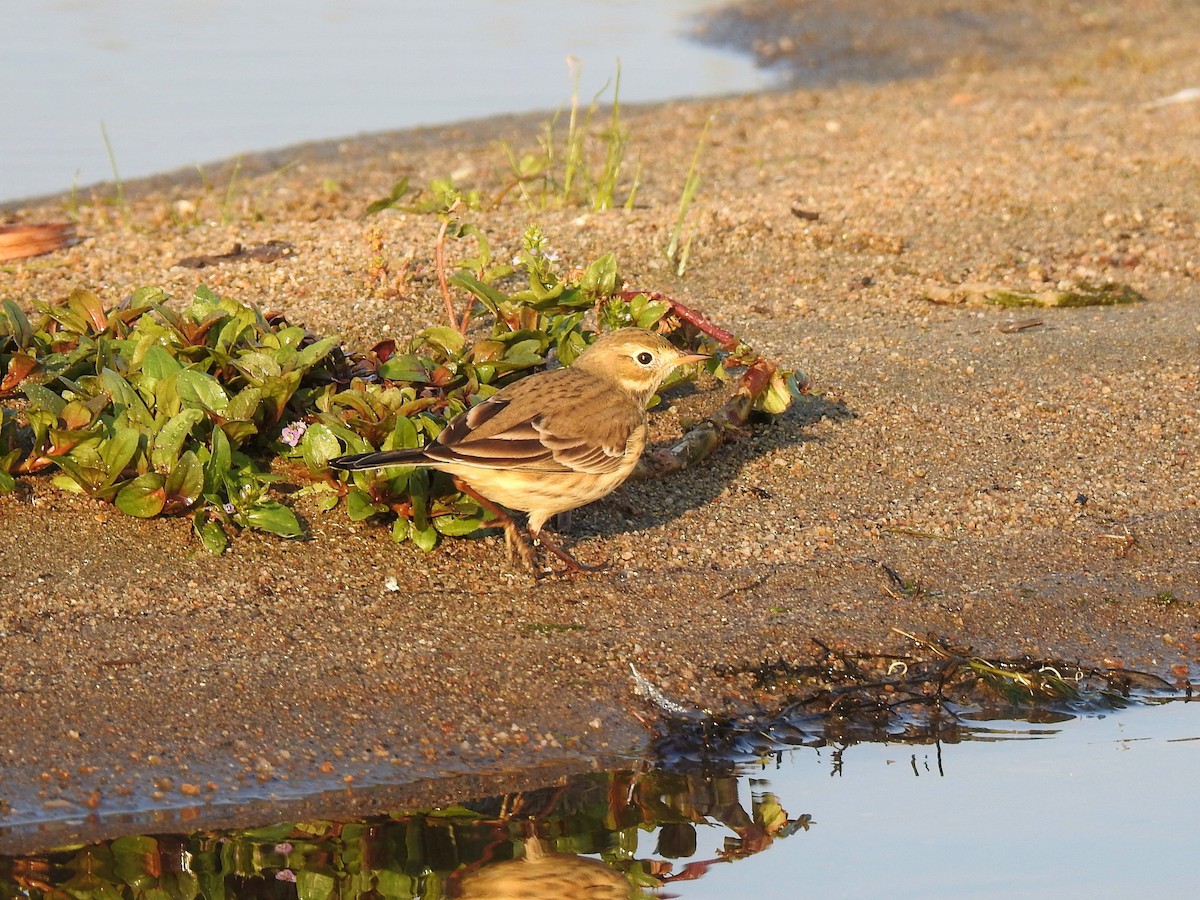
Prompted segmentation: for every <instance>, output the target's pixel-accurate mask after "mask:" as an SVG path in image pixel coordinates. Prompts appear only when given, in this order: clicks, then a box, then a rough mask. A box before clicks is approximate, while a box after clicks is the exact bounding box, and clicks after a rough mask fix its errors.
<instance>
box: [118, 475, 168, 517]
mask: <svg viewBox="0 0 1200 900" xmlns="http://www.w3.org/2000/svg"><path fill="white" fill-rule="evenodd" d="M163 482H164V479H163V476H162V475H160V474H159V473H158V472H147V473H146V474H145V475H139V476H138V477H137V478H135V479H133V480H132V481H130V482H129V483H127V484H125V485H124V486H123V487H122V488H121V490H119V491H117V500H116V503H117V509H119V510H120V511H121V512H123V513H125V515H127V516H136V517H137V518H139V519H149V518H150V517H151V516H157V515H158V514H159V513H160V512H162V508H163V504H165V503H166V500H167V494H166V491H164V490H163Z"/></svg>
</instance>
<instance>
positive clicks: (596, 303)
mask: <svg viewBox="0 0 1200 900" xmlns="http://www.w3.org/2000/svg"><path fill="white" fill-rule="evenodd" d="M443 201H444V202H448V206H447V208H446V209H445V211H444V213H443V223H442V230H441V231H440V232H439V234H440V235H441V236H442V237H445V235H446V234H447V233H449V232H450V231H451V230H453V232H454V233H455V234H456V235H459V236H468V235H469V236H472V237H474V238H475V240H476V248H477V250H476V253H475V255H474V256H472V257H471V258H469V259H467V260H464V261H463V262H461V263H460V264H458V265H457V266H456V267H455V268H454V271H453V273H452V274H447V275H446V282H447V286H449V285H453V286H455V287H457V288H458V289H460V290H462V291H464V292H465V293H466V294H467V297H468V300H467V303H466V305H465V308H464V309H463V310H462V311H461V312H460V311H458V310H456V309H455V308H454V306H453V304H452V303H450V302H449V300H448V305H447V321H448V322H449V323H450V324H447V325H435V326H431V327H429V328H426V329H424V330H423V331H421V332H420V333H419V334H417V335H416V336H415V337H413V338H411V339H410V340H408V341H405V342H396V341H383V342H381V343H379V344H377V345H376V346H375V347H374V348H372V350H371V351H370V352H368V353H366V354H352V353H348V352H347V351H346V350H344V349H343V348H342V347H341V346H340V343H339V340H338V339H337V338H336V337H323V338H317V337H315V336H313V335H311V334H309V333H308V332H306V331H305V330H304V329H303V328H300V327H297V326H294V325H291V324H289V323H288V322H287V321H286V320H285V319H283V318H282V317H277V316H276V317H268V316H265V315H264V314H263V313H262V312H260V311H259V310H258V309H257V308H255V307H254V306H252V305H248V304H242V303H238V302H237V301H234V300H232V299H230V298H222V297H218V296H216V295H215V294H213V293H212V291H210V290H209V289H208V288H204V287H201V288H200V289H199V290H197V292H196V294H195V296H194V297H193V298H192V302H191V304H190V305H189V306H188V307H187V308H185V309H184V310H182V311H178V310H176V309H174V308H173V307H172V306H171V305H170V304H169V303H168V298H167V297H166V296H165V295H164V294H163V292H162V291H161V290H160V289H158V288H142V289H139V290H138V291H135V292H134V293H133V294H132V295H131V296H130V297H129V298H127V299H126V300H125V301H123V302H122V303H120V304H118V305H116V306H114V307H106V306H105V305H104V304H103V303H102V302H101V300H100V299H99V297H97V296H96V295H95V294H93V293H91V292H90V291H87V290H83V289H77V290H75V291H74V292H72V294H71V295H70V297H69V298H68V299H67V301H66V302H65V303H63V304H61V305H50V304H45V303H35V304H34V306H35V309H36V311H37V313H38V314H39V315H38V316H37V317H34V318H30V317H29V316H27V315H26V314H25V313H24V312H23V311H22V310H21V308H20V307H19V306H18V305H17V304H16V303H14V302H13V301H11V300H6V301H3V303H0V399H2V398H4V397H16V396H18V395H23V396H24V398H25V403H24V405H23V407H22V408H20V409H18V410H9V409H5V410H4V416H3V419H2V420H0V491H3V490H12V489H13V487H14V486H15V477H16V476H25V475H32V474H35V473H38V472H49V473H52V480H53V483H54V484H55V485H57V486H58V487H60V488H63V489H65V490H70V491H75V492H80V493H85V494H87V495H89V496H91V497H92V498H94V499H97V500H102V501H107V502H111V503H114V504H115V505H116V507H117V508H118V509H120V510H121V511H122V512H124V513H127V514H129V515H132V516H138V517H142V518H147V517H151V516H157V515H184V514H188V515H191V516H192V520H193V526H194V528H195V531H196V533H197V535H198V536H199V537H200V539H201V541H202V543H203V545H204V546H205V547H206V548H207V549H209V550H211V551H213V552H221V551H222V550H224V549H225V547H226V546H227V543H228V539H229V532H230V530H231V529H238V528H252V529H257V530H260V531H266V532H270V533H273V534H277V535H280V536H282V537H295V536H298V535H300V534H301V533H302V529H301V527H300V524H299V520H298V519H297V517H296V515H295V513H294V512H293V511H292V510H291V509H290V508H289V507H288V506H285V505H284V504H283V503H281V502H280V501H279V500H278V499H276V497H275V495H274V494H273V492H272V488H273V486H274V485H275V484H277V483H278V482H279V481H281V480H282V479H285V478H293V477H301V478H303V480H305V481H307V482H308V484H307V486H305V487H304V488H303V489H302V490H301V491H300V492H299V493H300V494H301V495H306V496H310V497H313V498H314V499H315V501H316V503H317V505H318V506H319V508H321V509H324V510H329V509H332V508H333V507H335V506H338V505H339V504H341V503H342V501H343V500H344V505H345V509H346V512H347V514H348V515H349V516H350V518H352V519H355V520H362V519H367V518H370V517H373V516H386V517H394V523H393V526H392V528H393V536H394V537H395V538H396V539H397V540H406V539H407V540H412V541H413V543H414V544H416V545H417V546H418V547H421V548H423V549H430V548H432V547H433V546H435V545H436V544H437V543H438V542H439V541H440V539H441V537H442V536H444V535H451V536H457V535H464V534H469V533H471V532H473V531H476V530H478V529H479V528H481V527H483V526H484V525H485V520H484V515H483V512H482V511H481V510H480V509H479V507H478V506H477V505H476V504H475V503H474V501H472V500H471V499H469V498H467V497H464V496H463V495H462V494H460V493H459V492H458V491H457V489H455V487H454V486H453V484H452V483H451V482H450V480H449V479H448V478H446V477H444V476H442V475H440V474H438V473H430V472H427V471H424V470H409V471H404V470H391V471H390V472H384V473H381V472H355V473H353V474H352V475H350V476H349V477H348V478H347V477H346V476H339V477H334V476H333V475H332V474H331V473H330V471H329V468H328V461H329V460H330V459H331V458H333V457H335V456H340V455H342V454H344V453H356V452H366V451H370V450H375V449H396V448H408V447H416V446H419V445H421V444H423V443H425V442H427V441H429V440H431V439H433V438H434V437H436V436H437V434H438V433H439V432H440V431H441V429H442V428H443V427H444V426H445V424H446V422H447V421H448V420H449V419H450V418H452V417H453V416H455V415H457V414H458V413H460V412H462V411H463V410H465V409H466V408H467V407H468V406H470V405H471V404H472V403H474V402H477V401H478V400H479V399H482V398H485V397H487V396H489V395H490V394H491V393H493V392H495V391H496V390H498V389H499V388H500V387H501V386H503V385H504V384H506V383H508V382H510V381H512V380H514V379H516V378H520V377H522V376H523V375H524V374H527V373H529V372H531V371H533V370H536V369H538V368H540V367H541V366H543V365H544V364H545V362H546V360H547V358H548V357H549V356H550V354H551V353H552V352H553V353H554V354H555V355H556V356H557V357H558V359H559V360H560V361H561V362H563V363H568V364H569V363H570V362H571V361H572V360H573V359H574V358H575V357H576V356H577V355H578V354H579V352H580V351H581V350H582V349H583V348H584V347H585V346H586V344H587V342H588V339H589V332H588V331H587V329H586V328H585V325H584V322H585V317H586V315H587V314H588V313H589V312H591V311H595V313H596V315H597V319H598V321H599V323H600V325H601V327H603V328H613V327H620V326H623V325H628V324H637V325H641V326H643V327H651V326H655V325H658V326H660V327H661V326H663V325H667V326H668V330H669V331H670V332H671V333H673V334H675V335H677V339H678V340H682V341H688V342H695V341H696V340H698V339H704V340H709V338H705V336H704V335H705V332H706V329H707V333H708V334H709V335H710V336H712V335H715V336H716V339H718V341H719V342H720V343H721V344H722V346H726V347H727V349H730V350H731V351H732V353H731V357H730V359H731V360H732V361H733V362H735V363H741V364H744V365H749V366H750V369H749V370H748V373H747V375H749V374H750V373H752V372H756V373H757V375H756V377H755V378H753V379H749V380H747V377H745V376H744V377H743V382H744V383H745V384H747V385H750V386H749V387H747V388H746V389H745V390H744V391H742V393H740V394H738V395H737V396H738V398H739V400H738V402H739V403H740V404H742V405H741V406H739V407H738V409H739V410H741V409H743V408H744V414H743V413H739V414H738V415H740V416H741V418H740V419H739V418H738V416H735V415H732V414H730V415H728V421H729V422H730V423H731V424H733V425H734V426H736V425H738V424H740V423H741V422H743V421H744V419H745V416H746V415H748V414H749V411H750V409H751V406H752V405H753V406H757V408H760V409H763V410H766V411H770V412H778V411H780V410H781V408H782V407H781V406H780V403H781V402H782V403H783V405H786V398H787V394H788V388H787V384H786V373H779V372H778V371H777V370H776V368H775V367H774V366H770V365H767V364H765V363H764V361H762V360H759V359H758V358H757V357H751V356H750V355H748V353H749V351H748V348H745V347H744V345H741V344H740V343H739V342H737V341H736V339H735V338H733V337H732V336H731V335H728V334H727V333H725V332H721V331H719V329H715V327H713V326H708V325H705V323H704V321H703V320H702V318H700V317H698V315H697V314H696V313H694V312H693V311H691V310H687V309H686V308H685V307H682V306H680V305H678V304H673V303H672V302H671V301H669V300H667V299H665V298H661V297H657V296H653V295H648V294H642V293H636V292H621V291H620V290H619V288H620V282H619V279H618V276H617V265H616V260H615V259H614V258H613V256H612V255H611V254H606V255H604V256H602V257H600V258H599V259H598V260H596V261H595V262H593V263H592V264H591V265H590V266H588V267H587V268H586V269H585V270H583V272H582V274H581V275H579V276H578V277H577V279H575V280H568V279H564V278H563V277H562V276H561V275H560V274H559V273H558V270H557V267H556V256H555V255H554V254H553V253H552V251H550V250H549V247H548V243H547V241H546V238H545V236H544V235H543V234H542V232H541V230H540V229H538V228H537V227H536V226H531V227H529V228H528V229H527V230H526V232H525V234H524V235H523V238H522V244H521V249H520V251H519V252H518V253H517V255H516V257H515V259H514V262H513V264H512V265H508V264H495V263H493V262H492V260H491V254H490V250H489V247H488V242H487V240H486V238H485V237H484V235H483V233H482V231H480V230H479V229H477V228H475V227H474V226H471V225H469V224H466V223H462V222H458V221H457V220H453V219H452V218H451V217H450V215H449V214H450V212H451V211H452V210H454V209H455V208H457V206H458V205H459V203H460V202H461V200H460V198H458V197H454V196H452V195H451V194H450V193H446V194H445V195H444V196H443ZM451 223H453V227H451ZM518 277H520V279H521V280H520V281H519V282H516V281H515V280H516V279H517V278H518ZM479 317H485V318H489V319H490V321H491V328H490V333H487V334H485V336H483V337H481V338H479V339H478V340H475V341H474V342H473V343H471V342H468V340H467V339H466V337H465V336H464V332H465V331H466V330H467V325H468V324H470V323H471V322H472V321H473V320H475V319H477V318H479ZM664 320H665V321H664ZM697 323H699V328H698V327H697ZM756 367H757V368H756ZM709 370H710V371H711V372H713V373H714V374H721V373H722V371H723V370H722V369H721V364H720V362H718V361H717V360H714V361H712V362H711V363H710V364H709ZM780 391H782V392H783V393H782V395H781V394H780ZM781 397H782V398H783V399H782V400H781ZM743 400H744V401H745V402H744V403H743V402H742V401H743ZM724 427H726V426H719V427H718V426H714V429H715V433H717V434H720V433H722V432H721V429H722V428H724ZM713 446H715V444H714V445H713ZM710 449H711V448H710ZM280 456H282V457H284V458H285V459H288V460H291V461H292V463H293V464H294V465H293V466H292V470H293V471H292V472H291V473H287V474H281V473H280V472H276V471H270V469H271V468H272V466H273V460H275V459H276V458H277V457H280Z"/></svg>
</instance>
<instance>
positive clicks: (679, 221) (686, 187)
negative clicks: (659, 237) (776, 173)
mask: <svg viewBox="0 0 1200 900" xmlns="http://www.w3.org/2000/svg"><path fill="white" fill-rule="evenodd" d="M711 124H712V119H709V120H708V121H706V122H705V123H704V130H703V131H701V132H700V140H699V141H698V142H697V143H696V152H695V153H693V154H692V164H691V165H690V166H688V171H687V175H686V176H685V177H684V179H683V189H682V190H681V191H680V194H679V211H678V212H677V213H676V215H675V227H674V228H673V229H672V230H671V240H670V242H669V243H668V244H667V252H666V257H667V262H669V263H671V264H673V265H674V266H675V274H677V275H679V276H681V277H682V276H683V273H684V272H685V271H686V270H687V262H688V257H689V256H690V255H691V252H692V238H694V237H695V234H690V235H688V238H687V240H686V241H685V242H684V244H683V246H682V247H680V245H679V241H680V239H681V238H682V236H683V224H684V222H685V221H686V220H687V214H688V210H689V209H691V206H692V202H693V201H694V200H695V199H696V194H697V193H699V191H700V154H701V152H702V151H703V150H704V142H705V140H706V139H707V138H708V127H709V125H711Z"/></svg>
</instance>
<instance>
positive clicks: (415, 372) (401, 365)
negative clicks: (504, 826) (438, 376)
mask: <svg viewBox="0 0 1200 900" xmlns="http://www.w3.org/2000/svg"><path fill="white" fill-rule="evenodd" d="M379 377H380V378H386V379H387V380H388V381H407V382H409V383H411V384H427V383H428V382H429V373H428V372H426V371H425V369H424V367H422V365H421V360H420V359H419V358H418V357H416V356H413V355H412V354H410V353H398V354H396V355H395V356H393V357H392V358H391V359H389V360H388V361H387V362H385V363H384V364H383V365H382V366H380V367H379Z"/></svg>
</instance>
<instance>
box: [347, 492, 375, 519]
mask: <svg viewBox="0 0 1200 900" xmlns="http://www.w3.org/2000/svg"><path fill="white" fill-rule="evenodd" d="M378 512H380V510H379V509H377V508H376V506H375V502H374V501H373V500H372V499H371V497H370V495H368V494H367V493H366V492H365V491H360V490H358V488H355V489H353V490H351V491H349V492H347V494H346V515H348V516H349V517H350V521H351V522H361V521H363V520H364V519H369V518H371V516H373V515H375V514H376V513H378Z"/></svg>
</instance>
